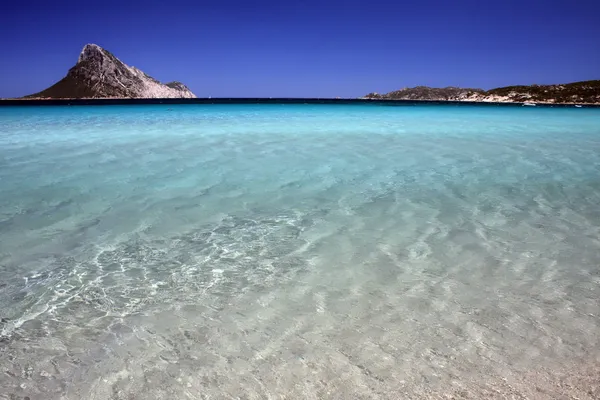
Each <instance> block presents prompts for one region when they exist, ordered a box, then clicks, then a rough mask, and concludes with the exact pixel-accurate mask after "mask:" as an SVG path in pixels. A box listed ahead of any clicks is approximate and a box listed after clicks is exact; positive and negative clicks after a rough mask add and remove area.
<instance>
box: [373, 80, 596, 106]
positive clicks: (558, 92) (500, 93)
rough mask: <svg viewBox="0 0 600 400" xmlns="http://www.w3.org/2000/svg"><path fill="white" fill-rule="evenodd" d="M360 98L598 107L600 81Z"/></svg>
mask: <svg viewBox="0 0 600 400" xmlns="http://www.w3.org/2000/svg"><path fill="white" fill-rule="evenodd" d="M364 98H367V99H377V100H436V101H481V102H508V103H510V102H518V103H524V102H533V103H556V104H558V103H566V104H577V103H593V104H597V103H600V80H594V81H582V82H573V83H567V84H561V85H530V86H507V87H501V88H496V89H491V90H487V91H486V90H483V89H462V88H457V87H446V88H431V87H427V86H417V87H414V88H405V89H400V90H396V91H393V92H389V93H386V94H379V93H369V94H368V95H366V96H365V97H364Z"/></svg>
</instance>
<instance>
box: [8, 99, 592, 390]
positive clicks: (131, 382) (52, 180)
mask: <svg viewBox="0 0 600 400" xmlns="http://www.w3.org/2000/svg"><path fill="white" fill-rule="evenodd" d="M0 318H1V322H0V398H2V399H11V400H16V399H19V400H33V399H96V400H99V399H115V400H117V399H118V400H121V399H144V400H151V399H248V400H249V399H413V398H414V399H423V398H431V399H449V398H455V399H466V398H473V399H484V398H486V399H488V398H511V399H525V398H527V399H537V398H539V399H551V398H560V399H563V398H564V399H567V398H577V399H598V398H600V108H585V107H584V108H575V107H564V108H557V107H540V106H538V107H521V106H495V105H457V104H446V105H440V104H416V103H406V104H391V103H390V104H386V103H357V104H286V103H282V104H277V103H273V104H185V105H177V104H163V105H160V104H155V105H105V106H71V107H68V106H5V107H0Z"/></svg>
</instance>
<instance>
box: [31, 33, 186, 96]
mask: <svg viewBox="0 0 600 400" xmlns="http://www.w3.org/2000/svg"><path fill="white" fill-rule="evenodd" d="M195 97H196V96H195V95H194V93H192V92H191V91H190V89H188V88H187V87H186V86H185V85H184V84H183V83H181V82H169V83H166V84H162V83H160V82H159V81H157V80H156V79H154V78H152V77H151V76H149V75H147V74H145V73H144V72H143V71H140V70H139V69H137V68H135V67H130V66H128V65H126V64H125V63H123V62H122V61H121V60H119V59H118V58H117V57H115V56H114V55H113V54H112V53H110V52H109V51H107V50H105V49H103V48H102V47H100V46H98V45H95V44H87V45H86V46H85V47H84V48H83V50H82V52H81V54H80V55H79V59H78V61H77V64H75V66H73V67H72V68H71V69H70V70H69V72H68V73H67V76H65V77H64V78H63V79H61V80H60V81H58V82H57V83H55V84H54V85H52V86H50V87H49V88H47V89H45V90H42V91H41V92H39V93H35V94H32V95H29V96H25V97H24V98H25V99H40V98H52V99H65V98H68V99H78V98H195Z"/></svg>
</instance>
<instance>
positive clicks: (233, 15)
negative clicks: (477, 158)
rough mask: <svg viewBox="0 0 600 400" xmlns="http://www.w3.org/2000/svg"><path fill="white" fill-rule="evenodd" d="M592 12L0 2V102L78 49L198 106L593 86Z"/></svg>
mask: <svg viewBox="0 0 600 400" xmlns="http://www.w3.org/2000/svg"><path fill="white" fill-rule="evenodd" d="M599 15H600V1H598V0H570V1H554V0H519V1H516V0H496V1H489V0H477V1H475V0H445V1H441V0H440V1H433V0H414V1H400V0H398V1H379V0H350V1H341V0H330V1H327V0H321V1H317V0H304V1H302V0H298V1H270V0H269V1H255V2H253V1H251V0H245V1H244V0H215V1H202V0H200V1H189V2H187V1H177V0H172V1H136V0H122V1H119V2H117V1H112V0H106V1H95V2H88V1H81V0H78V1H72V0H60V1H48V0H45V1H40V0H32V1H23V0H21V1H14V2H13V1H10V0H4V1H3V2H2V5H1V6H0V49H1V53H0V54H2V57H1V59H0V97H13V96H22V95H26V94H30V93H33V92H36V91H39V90H41V89H44V88H46V87H47V86H50V85H51V84H53V83H54V82H56V81H58V80H59V79H61V78H62V77H63V76H64V75H65V74H66V72H67V70H68V69H69V68H70V67H71V66H73V65H74V64H75V62H76V60H77V57H78V54H79V52H80V51H81V48H82V47H83V46H84V45H85V44H86V43H97V44H99V45H100V46H102V47H104V48H106V49H108V50H110V51H111V52H112V53H114V54H115V55H116V56H117V57H119V58H120V59H121V60H123V61H124V62H125V63H127V64H129V65H134V66H136V67H138V68H140V69H142V70H143V71H145V72H146V73H148V74H150V75H152V76H154V77H155V78H157V79H159V80H161V81H170V80H180V81H182V82H184V83H185V84H187V85H188V86H189V87H190V88H191V89H192V90H193V91H194V92H195V93H196V95H198V96H200V97H207V96H213V97H335V96H341V97H357V96H361V95H364V94H366V93H368V92H371V91H377V92H388V91H391V90H396V89H399V88H402V87H406V86H416V85H428V86H462V87H481V88H484V89H489V88H492V87H498V86H505V85H511V84H532V83H538V84H543V83H562V82H570V81H577V80H587V79H600V23H598V16H599Z"/></svg>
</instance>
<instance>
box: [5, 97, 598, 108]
mask: <svg viewBox="0 0 600 400" xmlns="http://www.w3.org/2000/svg"><path fill="white" fill-rule="evenodd" d="M523 103H524V102H513V101H498V102H492V101H469V100H421V99H410V100H405V99H388V98H367V97H362V98H267V97H259V98H242V97H224V98H214V97H213V98H126V97H123V98H116V97H111V98H61V99H53V98H31V97H30V98H14V99H0V107H1V106H44V105H48V106H78V105H107V106H108V105H144V104H147V105H152V104H155V105H159V104H165V105H168V104H171V105H177V104H373V105H382V106H394V105H397V106H411V105H448V106H452V105H454V106H474V105H480V106H490V107H495V106H508V107H516V106H522V105H523ZM535 104H536V105H537V106H539V107H544V108H547V107H557V108H571V107H575V106H576V105H577V106H582V107H585V108H600V103H542V102H535Z"/></svg>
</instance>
